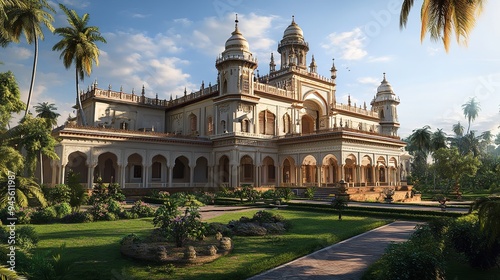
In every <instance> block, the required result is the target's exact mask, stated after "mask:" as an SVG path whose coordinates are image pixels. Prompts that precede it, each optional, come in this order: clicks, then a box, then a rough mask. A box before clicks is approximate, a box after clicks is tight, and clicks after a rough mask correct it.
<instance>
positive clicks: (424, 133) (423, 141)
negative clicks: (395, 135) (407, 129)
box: [410, 125, 431, 156]
mask: <svg viewBox="0 0 500 280" xmlns="http://www.w3.org/2000/svg"><path fill="white" fill-rule="evenodd" d="M430 129H431V127H430V126H428V125H426V126H424V127H422V128H419V129H414V130H413V133H412V134H411V135H410V142H411V144H412V146H413V147H415V149H416V152H417V153H420V154H422V155H424V156H427V155H428V154H429V152H430V151H431V131H430Z"/></svg>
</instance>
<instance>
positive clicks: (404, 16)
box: [399, 0, 486, 52]
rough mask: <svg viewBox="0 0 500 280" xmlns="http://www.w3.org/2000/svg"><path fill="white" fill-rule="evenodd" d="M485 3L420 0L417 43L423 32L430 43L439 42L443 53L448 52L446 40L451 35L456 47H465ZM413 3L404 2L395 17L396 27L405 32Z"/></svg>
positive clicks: (422, 36)
mask: <svg viewBox="0 0 500 280" xmlns="http://www.w3.org/2000/svg"><path fill="white" fill-rule="evenodd" d="M485 2H486V0H454V1H448V0H423V3H422V8H421V10H420V11H421V14H420V18H421V21H422V25H421V30H420V40H421V41H423V40H424V38H425V36H426V34H427V32H429V33H430V37H431V40H435V41H437V40H442V41H443V44H444V48H445V50H446V52H448V51H449V48H450V37H451V34H452V33H453V32H454V33H455V37H456V39H457V42H458V43H459V44H462V43H463V44H467V40H468V37H469V34H470V33H471V31H472V28H474V25H475V23H476V17H477V16H479V14H480V13H481V11H482V8H483V4H484V3H485ZM413 3H414V0H404V1H403V4H402V6H401V14H400V16H399V27H400V28H401V29H402V28H405V27H406V23H407V22H408V15H409V13H410V10H411V8H412V7H413Z"/></svg>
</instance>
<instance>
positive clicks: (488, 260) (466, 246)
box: [448, 215, 500, 269]
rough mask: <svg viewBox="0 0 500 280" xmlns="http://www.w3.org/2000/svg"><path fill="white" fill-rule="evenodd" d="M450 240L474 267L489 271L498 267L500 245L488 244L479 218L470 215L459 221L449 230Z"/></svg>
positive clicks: (495, 243)
mask: <svg viewBox="0 0 500 280" xmlns="http://www.w3.org/2000/svg"><path fill="white" fill-rule="evenodd" d="M448 240H449V242H450V243H451V245H452V247H453V248H454V249H455V250H456V251H457V252H459V253H462V254H463V255H464V256H465V258H466V259H467V261H468V263H469V264H470V265H471V266H472V267H475V268H481V269H488V268H491V267H493V266H495V265H497V259H498V256H499V255H500V244H499V242H498V241H495V242H494V243H493V244H489V243H488V238H487V235H486V233H485V232H483V231H481V229H480V225H479V219H478V218H477V216H475V215H468V216H465V217H463V218H459V219H457V220H456V222H455V223H453V224H452V225H451V226H450V228H449V230H448Z"/></svg>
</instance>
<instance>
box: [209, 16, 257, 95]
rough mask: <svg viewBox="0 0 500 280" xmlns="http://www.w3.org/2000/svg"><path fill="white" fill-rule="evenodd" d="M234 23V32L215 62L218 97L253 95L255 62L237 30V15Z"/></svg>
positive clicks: (245, 41) (243, 38) (246, 43)
mask: <svg viewBox="0 0 500 280" xmlns="http://www.w3.org/2000/svg"><path fill="white" fill-rule="evenodd" d="M234 22H235V24H234V31H233V32H232V33H231V37H229V39H227V41H226V48H225V50H224V51H223V52H222V54H221V55H220V56H219V57H218V58H217V61H216V62H215V66H216V68H217V70H219V74H218V80H219V83H220V85H219V88H220V90H219V95H226V94H242V93H243V94H253V78H254V70H255V69H256V68H257V60H256V59H255V58H254V57H253V54H252V53H251V52H250V50H249V46H248V41H247V40H246V39H245V37H243V35H242V34H241V32H240V30H239V29H238V15H236V20H235V21H234Z"/></svg>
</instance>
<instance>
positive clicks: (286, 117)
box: [283, 113, 291, 134]
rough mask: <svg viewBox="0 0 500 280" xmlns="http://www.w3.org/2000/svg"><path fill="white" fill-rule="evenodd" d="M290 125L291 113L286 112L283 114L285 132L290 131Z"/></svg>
mask: <svg viewBox="0 0 500 280" xmlns="http://www.w3.org/2000/svg"><path fill="white" fill-rule="evenodd" d="M290 126H291V122H290V115H289V114H288V113H286V114H284V115H283V132H284V133H285V134H288V133H290Z"/></svg>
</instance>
